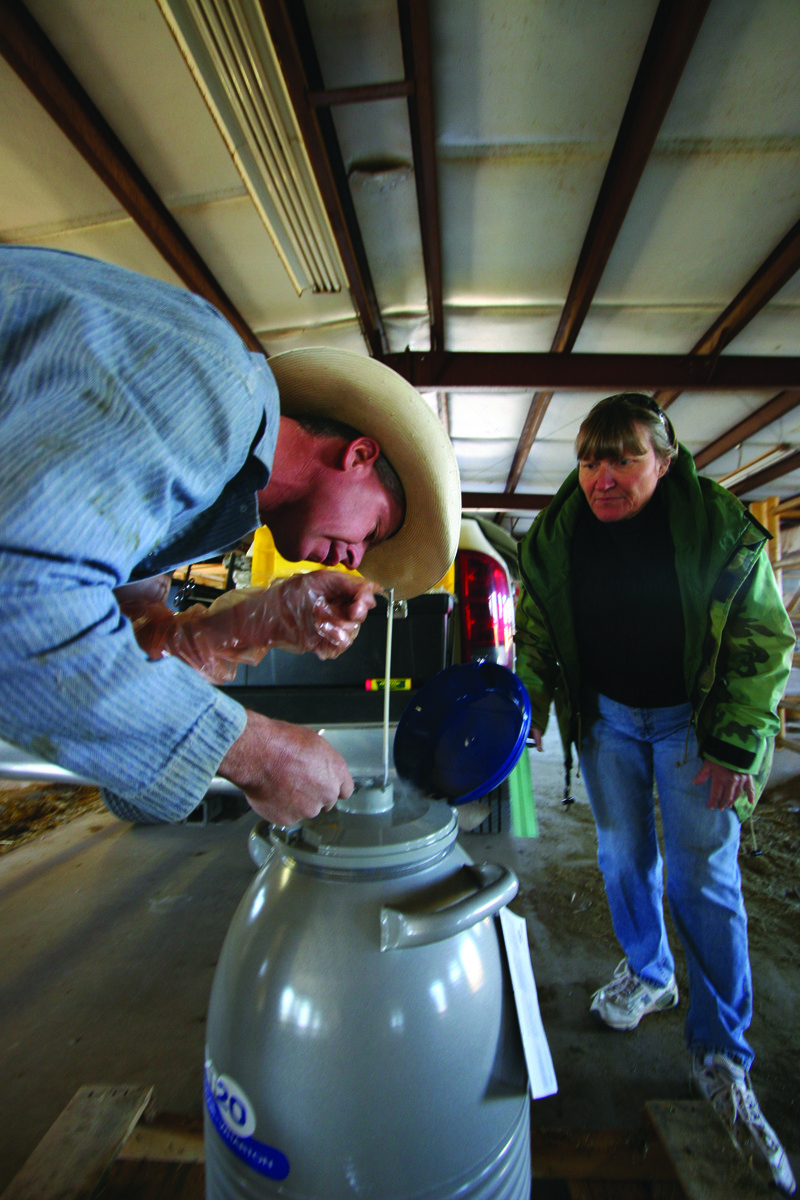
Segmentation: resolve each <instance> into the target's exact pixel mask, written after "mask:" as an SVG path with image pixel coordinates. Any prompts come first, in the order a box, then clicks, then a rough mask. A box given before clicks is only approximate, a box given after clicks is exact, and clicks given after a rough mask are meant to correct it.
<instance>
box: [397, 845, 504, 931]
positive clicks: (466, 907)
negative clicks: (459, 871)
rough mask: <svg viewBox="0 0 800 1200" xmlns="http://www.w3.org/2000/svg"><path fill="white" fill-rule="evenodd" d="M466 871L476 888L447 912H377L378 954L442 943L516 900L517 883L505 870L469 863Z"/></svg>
mask: <svg viewBox="0 0 800 1200" xmlns="http://www.w3.org/2000/svg"><path fill="white" fill-rule="evenodd" d="M470 870H471V871H474V872H475V873H476V874H477V875H478V876H479V878H480V887H479V888H478V890H477V891H476V892H473V894H472V895H471V896H466V897H465V898H464V899H463V900H459V901H457V902H456V903H455V904H451V905H449V907H447V908H440V909H435V910H434V911H432V912H418V911H415V912H403V911H402V909H399V908H390V907H389V906H388V905H385V906H384V907H383V908H382V909H381V951H383V950H404V949H406V948H407V947H409V946H428V945H430V944H431V942H443V941H446V940H447V938H451V937H455V936H456V934H458V933H463V932H464V930H465V929H471V928H472V926H473V925H477V924H478V922H479V921H483V920H485V918H486V917H492V916H494V914H495V913H496V912H499V911H500V909H501V908H503V906H504V905H506V904H508V903H509V902H510V901H511V900H513V899H514V897H515V896H516V894H517V890H518V889H519V880H518V879H517V877H516V875H515V874H514V872H513V871H510V870H509V869H508V867H501V866H500V865H499V864H497V863H470Z"/></svg>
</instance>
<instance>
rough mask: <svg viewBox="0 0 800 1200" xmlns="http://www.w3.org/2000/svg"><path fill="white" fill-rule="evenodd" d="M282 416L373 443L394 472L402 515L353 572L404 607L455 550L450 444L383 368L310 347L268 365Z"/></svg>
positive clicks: (456, 490) (457, 515) (418, 401)
mask: <svg viewBox="0 0 800 1200" xmlns="http://www.w3.org/2000/svg"><path fill="white" fill-rule="evenodd" d="M269 366H270V368H271V370H272V373H273V374H274V376H275V380H276V382H277V384H278V392H279V393H280V403H281V413H282V415H284V416H287V417H328V418H329V419H333V420H336V421H343V422H345V424H347V425H352V426H353V428H354V429H357V430H358V432H359V433H362V434H365V435H366V436H367V437H371V438H374V439H375V441H376V442H377V443H378V445H379V446H380V448H381V450H382V452H383V453H384V454H385V455H386V457H387V458H388V460H389V462H390V463H391V464H392V466H393V467H394V469H395V471H396V473H397V475H398V476H399V479H400V482H401V483H402V485H403V490H404V492H405V496H406V515H405V520H404V521H403V524H402V526H401V527H400V529H399V530H398V532H397V533H396V534H395V535H394V537H392V538H390V539H389V541H387V542H383V543H382V544H381V545H380V546H376V547H375V548H374V549H373V550H369V551H368V552H367V553H366V555H365V556H364V559H363V561H362V563H361V572H362V574H363V575H365V576H366V577H367V578H369V579H374V580H376V581H377V582H378V583H380V584H382V585H383V586H384V587H386V588H390V587H393V588H394V590H395V599H396V600H407V599H410V598H411V597H412V596H417V595H419V593H420V592H425V591H427V590H428V589H429V588H432V587H433V586H434V585H435V584H436V583H438V582H439V580H440V579H441V578H442V576H443V575H444V574H445V573H446V571H447V570H448V568H449V567H450V564H451V563H452V561H453V559H454V558H455V555H456V550H457V549H458V535H459V530H460V527H461V484H460V480H459V475H458V464H457V462H456V456H455V454H454V453H453V447H452V446H451V444H450V439H449V438H448V436H447V434H446V433H445V431H444V429H443V428H442V426H441V424H440V422H439V421H438V419H437V418H436V416H435V415H434V413H433V412H432V410H431V409H430V408H429V407H428V405H427V404H426V403H425V401H424V400H423V399H422V397H421V396H420V394H419V392H418V391H417V390H416V389H415V388H413V387H412V386H411V384H410V383H407V382H406V380H405V379H403V378H402V376H400V375H398V374H397V372H396V371H393V370H392V369H391V368H390V367H387V366H386V365H385V364H384V363H381V362H378V361H377V360H376V359H374V358H367V357H366V356H365V355H362V354H355V353H353V352H352V351H349V350H332V349H328V348H327V347H323V346H313V347H308V348H304V349H300V350H287V351H285V352H284V353H282V354H276V355H275V356H274V357H272V358H270V359H269Z"/></svg>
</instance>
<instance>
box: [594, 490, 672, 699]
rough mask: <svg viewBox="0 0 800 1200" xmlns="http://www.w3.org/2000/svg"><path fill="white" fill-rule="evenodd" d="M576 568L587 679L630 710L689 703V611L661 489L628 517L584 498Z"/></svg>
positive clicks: (598, 689)
mask: <svg viewBox="0 0 800 1200" xmlns="http://www.w3.org/2000/svg"><path fill="white" fill-rule="evenodd" d="M571 571H572V607H573V615H574V621H575V633H576V636H577V641H578V653H579V657H580V666H581V678H582V680H583V682H584V684H586V685H588V686H589V687H591V688H593V689H595V690H596V691H598V692H600V693H601V694H602V695H604V696H608V697H609V698H610V699H612V700H616V701H617V702H618V703H620V704H626V705H628V706H630V707H631V708H662V707H666V706H668V705H674V704H683V703H685V701H686V700H687V699H688V697H687V694H686V684H685V681H684V676H683V647H684V632H685V631H684V622H683V609H682V607H681V598H680V591H679V588H678V576H677V572H676V570H675V550H674V547H673V544H672V538H671V536H670V531H669V524H668V521H667V513H666V510H665V507H664V503H663V500H662V498H661V493H660V492H659V490H658V489H657V490H656V493H655V495H654V496H653V498H652V500H650V502H649V503H648V504H647V505H645V507H644V508H643V509H642V511H641V512H639V513H637V514H636V515H635V516H633V517H629V518H628V519H627V520H622V521H600V520H598V518H597V517H596V516H595V515H594V513H593V512H592V510H591V508H590V507H589V504H588V502H585V503H584V504H583V507H582V510H581V514H580V517H579V519H578V524H577V527H576V530H575V536H574V539H573V543H572V553H571Z"/></svg>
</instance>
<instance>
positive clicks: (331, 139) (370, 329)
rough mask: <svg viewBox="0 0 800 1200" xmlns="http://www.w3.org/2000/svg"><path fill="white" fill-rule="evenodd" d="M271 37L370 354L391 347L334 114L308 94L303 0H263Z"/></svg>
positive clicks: (311, 64)
mask: <svg viewBox="0 0 800 1200" xmlns="http://www.w3.org/2000/svg"><path fill="white" fill-rule="evenodd" d="M260 3H261V9H262V12H263V14H264V19H265V21H266V23H267V28H268V29H269V35H270V37H271V38H272V43H273V45H274V47H275V53H276V54H277V56H278V61H279V63H280V66H281V71H282V72H283V77H284V80H285V82H286V87H287V89H288V91H289V96H290V98H291V101H292V105H293V107H294V110H295V115H296V116H297V122H298V124H299V126H300V130H301V132H302V134H303V141H304V142H305V147H306V151H307V152H308V157H309V160H310V162H311V167H312V170H313V171H314V176H315V178H316V180H317V186H318V187H319V190H320V194H321V196H322V201H323V204H324V205H325V210H326V212H327V214H328V220H329V221H330V223H331V228H332V230H333V235H334V238H335V239H336V244H337V246H338V248H339V254H340V256H341V259H342V263H343V264H344V269H345V274H346V275H347V282H348V285H349V287H350V292H351V294H352V297H353V303H354V304H355V307H356V311H357V313H358V316H359V320H360V321H361V327H362V330H363V332H364V338H365V340H366V342H367V345H368V346H369V349H370V351H371V353H372V354H373V355H374V356H375V357H376V358H382V357H383V356H384V354H385V353H386V352H387V350H388V349H389V341H388V338H387V336H386V329H385V326H384V323H383V317H382V315H381V311H380V306H379V304H378V298H377V295H376V292H375V285H374V283H373V280H372V272H371V271H370V267H369V262H368V260H367V252H366V250H365V248H364V242H363V239H362V236H361V230H360V228H359V224H358V218H357V217H356V210H355V206H354V204H353V197H352V195H351V193H350V185H349V183H348V181H347V171H346V169H345V165H344V161H343V159H342V151H341V147H340V146H339V138H338V136H337V134H336V127H335V125H334V123H333V117H332V116H331V113H330V110H329V109H328V108H327V107H321V108H314V106H313V105H312V104H311V102H310V99H309V97H310V96H312V95H317V94H319V93H321V92H324V90H325V88H324V85H323V81H322V72H321V70H320V65H319V61H318V59H317V52H316V50H315V48H314V40H313V37H312V35H311V28H310V26H309V23H308V17H307V15H306V11H305V5H304V4H303V2H302V0H291V3H287V2H286V0H260Z"/></svg>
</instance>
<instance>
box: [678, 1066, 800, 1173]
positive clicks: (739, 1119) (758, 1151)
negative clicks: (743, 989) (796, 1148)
mask: <svg viewBox="0 0 800 1200" xmlns="http://www.w3.org/2000/svg"><path fill="white" fill-rule="evenodd" d="M692 1083H693V1084H694V1086H695V1088H696V1089H697V1091H698V1092H699V1093H700V1095H701V1096H704V1097H705V1098H706V1100H710V1102H711V1103H712V1104H713V1106H714V1108H715V1109H716V1111H717V1112H718V1113H719V1115H720V1116H721V1117H722V1120H723V1122H724V1123H725V1127H726V1129H727V1130H728V1132H729V1134H730V1135H731V1138H732V1139H733V1142H734V1144H735V1145H736V1146H737V1148H738V1149H739V1150H740V1151H741V1152H742V1153H743V1154H744V1156H745V1158H747V1159H749V1160H750V1161H751V1162H752V1165H753V1166H754V1167H756V1168H757V1169H758V1168H761V1170H762V1172H763V1173H766V1171H765V1168H768V1169H769V1173H770V1175H771V1177H772V1179H773V1180H774V1182H775V1183H776V1184H777V1186H778V1187H779V1188H780V1190H781V1191H782V1192H785V1193H786V1195H787V1196H792V1195H794V1191H795V1186H796V1185H795V1181H794V1175H793V1174H792V1168H791V1167H790V1165H789V1160H788V1158H787V1157H786V1152H785V1150H784V1149H783V1146H782V1145H781V1144H780V1142H779V1141H778V1138H777V1135H776V1133H775V1130H774V1129H773V1128H772V1126H771V1125H770V1124H769V1123H768V1122H767V1121H766V1120H765V1118H764V1114H763V1113H762V1111H761V1109H760V1107H759V1103H758V1100H756V1095H755V1092H754V1091H753V1088H752V1085H751V1083H750V1076H749V1075H748V1073H747V1071H745V1069H744V1067H743V1066H741V1065H740V1064H739V1063H736V1062H733V1060H732V1059H730V1058H728V1057H727V1056H726V1055H724V1054H715V1053H713V1052H706V1053H701V1054H695V1055H694V1057H693V1058H692Z"/></svg>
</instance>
